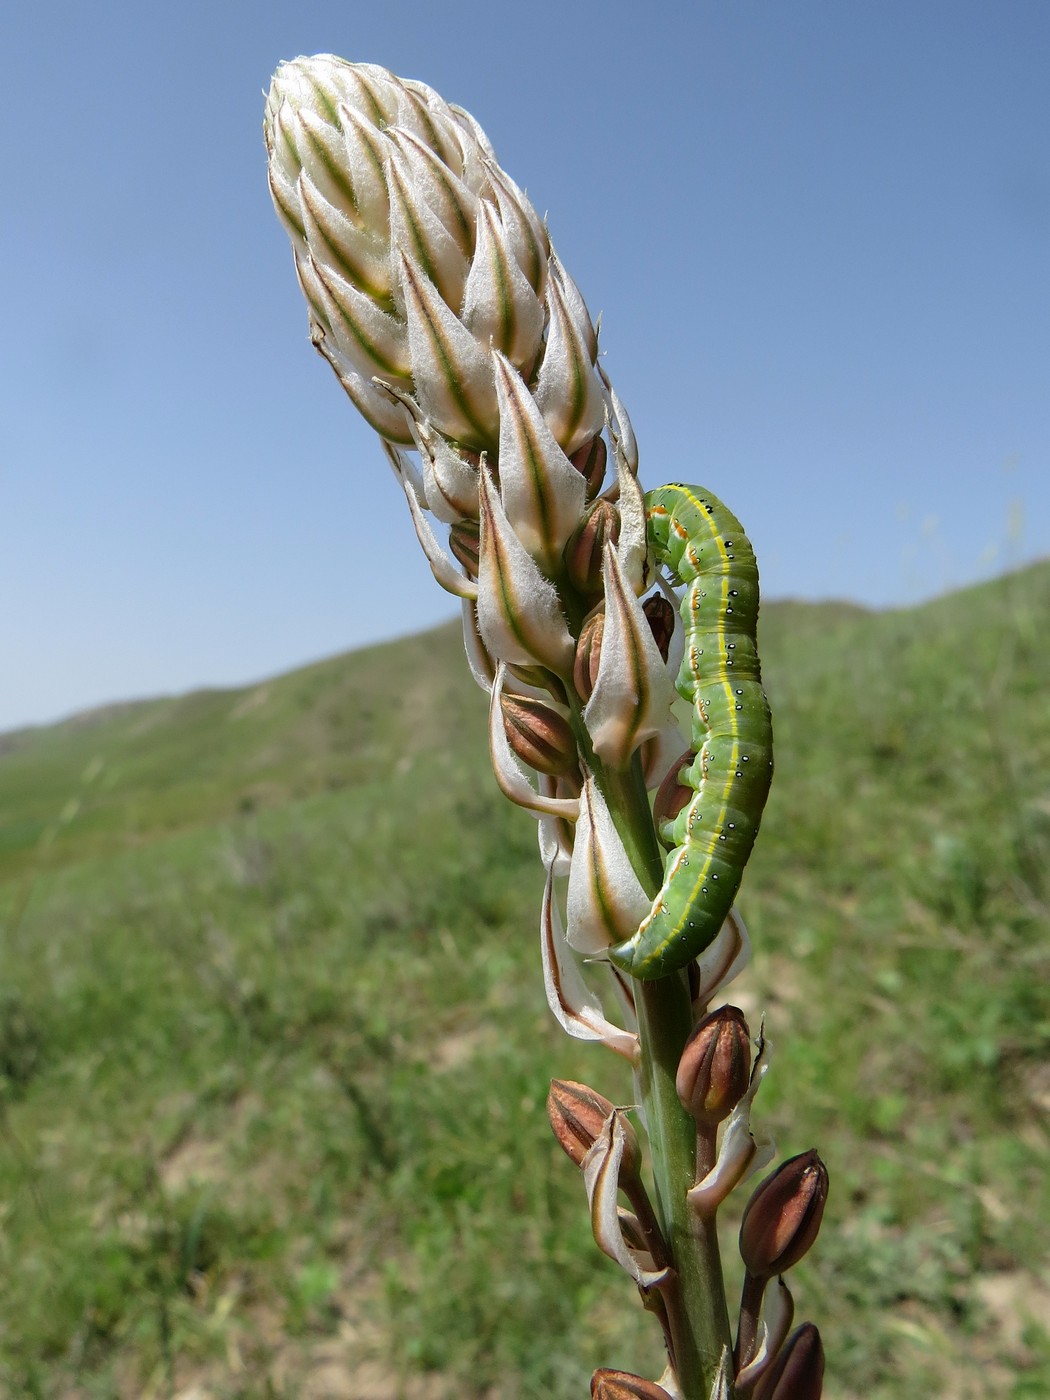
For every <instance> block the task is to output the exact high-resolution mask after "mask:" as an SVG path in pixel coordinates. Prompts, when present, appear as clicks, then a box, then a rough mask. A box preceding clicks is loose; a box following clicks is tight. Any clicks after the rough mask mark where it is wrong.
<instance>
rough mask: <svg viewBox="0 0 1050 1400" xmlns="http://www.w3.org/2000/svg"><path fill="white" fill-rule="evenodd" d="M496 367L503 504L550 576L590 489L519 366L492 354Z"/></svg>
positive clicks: (537, 559)
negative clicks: (563, 446)
mask: <svg viewBox="0 0 1050 1400" xmlns="http://www.w3.org/2000/svg"><path fill="white" fill-rule="evenodd" d="M492 363H493V370H494V376H495V383H496V396H497V400H498V403H499V471H500V498H501V500H502V501H503V508H504V510H505V511H506V513H507V520H508V521H509V523H510V527H511V529H512V530H513V531H514V533H515V534H516V535H517V537H518V539H519V540H520V541H521V543H522V544H523V545H524V546H525V548H526V549H527V550H528V551H529V553H530V554H531V555H532V557H533V558H534V559H535V560H536V561H537V563H539V564H540V566H541V567H544V566H546V571H547V572H548V573H550V572H552V571H553V569H554V568H555V567H556V566H557V565H559V564H560V563H561V556H562V553H563V551H564V549H565V546H566V544H567V543H568V540H569V537H570V535H571V534H572V533H573V531H574V530H575V529H576V527H577V526H578V524H579V522H580V516H581V515H582V513H583V509H584V503H585V498H586V491H587V487H586V483H585V482H584V479H583V477H582V476H581V475H580V473H579V472H578V471H577V470H576V468H575V467H574V466H573V465H572V463H571V462H570V461H569V459H568V457H566V455H565V453H564V452H563V451H562V450H561V448H560V447H559V446H558V443H557V441H556V440H555V437H554V434H553V433H552V432H551V430H550V429H549V428H548V427H547V424H546V423H545V422H544V419H543V415H542V414H541V413H540V411H539V408H538V407H537V404H536V400H535V399H534V398H533V397H532V395H531V394H530V393H529V391H528V389H527V388H526V387H525V384H524V382H523V380H522V378H521V375H520V374H518V372H517V370H516V369H515V368H514V366H513V365H512V364H511V363H510V361H509V360H508V359H507V358H506V356H505V355H501V354H500V352H499V351H498V350H494V351H493V352H492Z"/></svg>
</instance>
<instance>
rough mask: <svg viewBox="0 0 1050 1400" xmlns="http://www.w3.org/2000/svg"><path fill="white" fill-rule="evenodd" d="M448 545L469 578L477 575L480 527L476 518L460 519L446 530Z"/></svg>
mask: <svg viewBox="0 0 1050 1400" xmlns="http://www.w3.org/2000/svg"><path fill="white" fill-rule="evenodd" d="M448 547H449V549H450V550H451V551H452V553H453V555H454V556H455V557H456V559H457V560H458V561H459V562H460V563H461V564H462V565H463V567H464V569H466V571H467V573H468V574H469V575H470V577H471V578H477V576H478V558H479V555H480V552H481V527H480V525H479V524H478V522H477V521H476V520H460V521H457V522H456V524H455V525H453V526H452V528H451V529H450V530H449V532H448Z"/></svg>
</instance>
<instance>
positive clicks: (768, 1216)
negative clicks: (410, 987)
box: [264, 55, 827, 1400]
mask: <svg viewBox="0 0 1050 1400" xmlns="http://www.w3.org/2000/svg"><path fill="white" fill-rule="evenodd" d="M264 130H265V137H266V148H267V152H268V155H269V179H270V189H271V191H272V194H273V199H274V204H275V205H276V208H277V212H278V214H279V215H280V218H281V220H282V222H283V223H284V225H285V228H286V229H287V231H288V233H289V236H290V237H291V240H292V246H293V250H294V254H295V266H296V271H297V273H298V276H299V282H300V285H301V287H302V290H303V294H304V295H305V297H306V300H307V304H308V307H309V318H310V333H311V339H312V341H313V343H314V345H315V346H316V347H317V349H318V350H319V351H320V353H321V354H322V355H323V356H324V358H325V359H326V360H327V361H328V363H329V364H330V365H331V366H332V368H333V370H334V371H335V373H336V375H337V376H338V378H339V381H340V383H341V384H342V385H343V387H344V389H345V390H346V392H347V393H348V395H349V396H350V398H351V399H352V400H353V402H354V404H355V405H356V406H357V408H358V409H359V410H360V411H361V413H362V414H363V415H364V416H365V418H366V419H367V420H368V422H369V423H370V424H371V426H372V427H373V428H374V429H375V430H376V432H377V433H378V434H379V437H380V439H381V441H382V444H383V448H384V451H385V453H386V456H387V460H388V461H389V463H390V466H391V467H392V468H393V472H394V475H395V477H396V479H397V482H398V484H399V485H400V487H401V490H402V491H403V493H404V496H405V500H406V502H407V505H408V509H409V511H410V513H411V518H412V522H413V525H414V527H415V530H416V534H417V536H418V538H419V542H420V545H421V546H422V548H423V551H424V553H425V555H426V558H427V560H428V562H429V564H430V567H431V569H432V571H433V573H434V576H435V578H436V579H437V581H438V583H439V584H441V586H442V587H443V588H445V589H447V590H448V591H449V592H450V593H453V594H455V595H456V596H457V597H458V598H460V599H461V601H462V609H463V635H464V641H465V646H466V652H467V658H468V661H469V663H470V666H471V669H472V672H473V674H474V677H475V679H476V680H477V682H478V684H479V685H480V686H481V687H482V688H483V689H484V690H485V691H486V692H487V693H488V696H489V706H490V710H489V713H490V722H489V744H490V750H491V757H492V764H493V769H494V772H495V775H496V780H497V782H498V783H499V786H500V787H501V789H502V790H503V792H504V793H505V794H506V795H507V796H508V797H509V798H510V799H511V801H513V802H515V803H517V804H518V805H520V806H522V807H524V808H526V809H527V810H528V811H530V812H531V813H533V815H534V816H535V817H536V819H537V822H538V829H539V846H540V854H541V858H542V861H543V865H544V869H545V872H546V880H545V885H544V891H543V897H542V901H541V914H540V934H541V939H540V943H541V961H542V969H543V981H544V986H545V989H546V995H547V999H548V1002H549V1004H550V1007H551V1010H552V1012H553V1014H554V1015H555V1017H556V1018H557V1020H558V1022H559V1023H560V1024H561V1025H562V1026H563V1027H564V1029H565V1030H566V1031H567V1032H568V1033H569V1034H570V1035H573V1036H576V1037H579V1038H581V1039H583V1040H589V1041H594V1042H597V1043H598V1044H601V1045H604V1046H606V1047H607V1048H608V1049H610V1050H611V1051H613V1052H614V1053H615V1054H617V1055H620V1056H623V1057H624V1058H625V1059H627V1060H628V1061H629V1062H630V1064H631V1066H632V1067H633V1069H634V1072H635V1077H636V1081H637V1103H636V1104H635V1105H633V1106H631V1107H626V1106H616V1105H614V1104H612V1103H610V1102H609V1101H608V1100H607V1099H605V1098H604V1097H603V1096H602V1095H600V1094H599V1093H597V1092H596V1091H595V1090H593V1089H590V1088H588V1087H586V1086H584V1085H581V1084H575V1083H570V1082H567V1081H560V1080H558V1081H555V1082H554V1083H553V1084H552V1086H551V1091H550V1097H549V1100H548V1109H549V1115H550V1120H551V1124H552V1126H553V1128H554V1132H555V1134H556V1136H557V1138H558V1141H559V1142H560V1143H561V1145H562V1147H563V1148H564V1149H565V1151H566V1152H567V1153H568V1155H569V1156H570V1158H571V1159H572V1160H573V1161H574V1162H575V1163H576V1165H577V1166H578V1167H579V1169H580V1171H581V1174H582V1177H583V1182H584V1186H585V1189H586V1193H587V1198H588V1201H589V1205H590V1213H591V1221H592V1225H593V1229H594V1236H595V1239H596V1241H597V1243H598V1245H599V1247H600V1248H601V1249H602V1250H603V1251H604V1252H605V1253H606V1254H607V1255H608V1256H609V1257H610V1258H611V1259H613V1260H614V1261H615V1262H616V1263H618V1264H619V1265H621V1267H622V1268H623V1269H624V1270H625V1272H626V1273H627V1274H629V1275H630V1277H631V1278H632V1279H633V1280H634V1282H635V1284H636V1285H637V1287H638V1289H639V1291H640V1293H641V1296H642V1301H643V1303H644V1304H645V1306H646V1308H647V1309H648V1310H649V1311H651V1312H652V1313H653V1314H654V1317H655V1318H656V1320H657V1322H658V1324H659V1326H660V1327H661V1328H662V1330H663V1335H664V1340H665V1343H666V1348H667V1368H666V1370H665V1371H664V1373H663V1375H662V1376H660V1377H659V1379H658V1380H655V1381H654V1380H646V1379H643V1378H642V1377H639V1376H636V1375H632V1374H630V1373H628V1372H625V1371H617V1370H605V1369H603V1370H600V1371H598V1372H596V1373H595V1376H594V1379H593V1381H592V1394H593V1395H594V1396H596V1397H603V1398H604V1400H626V1397H650V1400H667V1397H671V1400H717V1398H718V1397H722V1400H729V1397H733V1396H754V1397H756V1400H789V1398H790V1400H809V1397H816V1396H819V1394H820V1390H821V1379H822V1373H823V1355H822V1352H821V1347H820V1339H819V1336H818V1335H817V1332H816V1329H815V1328H814V1327H813V1326H812V1325H811V1324H806V1325H804V1326H802V1327H800V1328H797V1329H795V1330H794V1331H792V1330H791V1323H792V1304H791V1295H790V1293H789V1291H788V1289H787V1286H786V1285H785V1283H784V1281H783V1277H782V1276H783V1274H784V1273H785V1271H786V1270H787V1269H788V1268H790V1267H791V1265H793V1264H794V1263H795V1262H797V1260H798V1259H799V1258H800V1257H801V1256H802V1254H803V1253H804V1252H805V1250H806V1249H807V1248H808V1247H809V1245H810V1244H811V1243H812V1241H813V1239H814V1238H815V1236H816V1233H817V1229H818V1228H819V1225H820V1219H821V1214H822V1211H823V1205H824V1199H825V1196H826V1192H827V1174H826V1172H825V1169H824V1167H823V1164H822V1163H821V1161H820V1159H819V1157H817V1155H816V1153H813V1152H810V1153H805V1154H803V1155H802V1156H800V1157H796V1158H793V1159H792V1160H791V1161H788V1162H786V1163H784V1164H783V1165H782V1166H781V1167H780V1168H779V1170H778V1171H776V1172H774V1173H773V1174H772V1176H770V1177H768V1178H767V1179H766V1180H765V1181H763V1182H762V1184H761V1185H760V1186H759V1187H758V1188H757V1190H755V1191H754V1192H753V1194H752V1196H751V1199H750V1201H749V1203H748V1205H747V1207H746V1209H745V1212H744V1218H743V1224H742V1227H741V1232H740V1249H741V1253H742V1256H743V1260H744V1266H745V1283H744V1288H743V1294H742V1299H741V1304H740V1309H739V1317H738V1320H737V1322H736V1325H735V1326H734V1325H733V1324H732V1323H731V1320H730V1312H729V1307H728V1305H727V1301H726V1295H725V1286H724V1282H723V1274H722V1267H721V1262H720V1257H719V1242H718V1234H717V1228H716V1226H717V1213H718V1209H719V1206H720V1205H721V1203H722V1202H723V1201H724V1200H725V1199H726V1197H727V1196H728V1195H729V1193H730V1192H731V1191H733V1190H734V1189H736V1188H737V1187H738V1186H740V1185H741V1183H743V1182H745V1181H746V1180H747V1179H748V1178H749V1177H750V1176H752V1175H753V1174H754V1173H755V1172H756V1171H758V1170H760V1169H761V1168H762V1167H763V1166H764V1165H766V1164H767V1163H768V1162H769V1160H770V1158H771V1156H772V1151H773V1149H772V1145H771V1143H770V1142H769V1141H768V1139H767V1138H765V1137H764V1136H763V1135H761V1134H760V1133H756V1132H755V1131H753V1129H752V1125H751V1110H752V1105H753V1102H754V1099H755V1095H756V1093H757V1091H758V1088H759V1086H760V1084H761V1081H762V1078H763V1076H764V1075H765V1073H766V1070H767V1067H768V1047H767V1046H766V1044H765V1042H764V1039H763V1037H762V1035H761V1033H759V1035H758V1037H757V1041H755V1040H753V1038H752V1034H751V1031H750V1030H749V1028H748V1026H747V1023H746V1022H745V1020H744V1017H743V1015H742V1013H741V1012H740V1011H738V1010H737V1009H736V1008H734V1007H731V1006H725V1005H718V1004H717V998H718V996H719V993H720V992H721V990H722V989H723V988H724V987H725V986H726V985H727V984H728V983H729V982H730V981H731V980H732V979H733V977H735V976H736V975H737V973H738V972H739V971H740V970H741V968H742V967H743V966H744V965H745V963H746V962H747V959H748V957H749V952H750V947H749V942H748V937H747V934H746V932H745V929H744V925H743V923H742V922H741V920H740V917H739V916H738V914H737V913H736V912H735V910H734V907H733V904H734V899H735V897H736V893H737V890H738V887H739V885H740V881H741V877H742V875H743V871H744V866H745V864H746V861H747V858H748V856H749V854H750V851H751V848H752V845H753V843H754V840H755V837H756V834H757V831H758V825H759V821H760V819H761V815H762V807H763V804H764V802H765V798H766V793H767V791H768V788H769V782H770V777H771V774H772V731H771V722H770V716H769V709H768V706H767V704H766V698H765V694H764V692H763V690H762V684H761V675H760V668H759V662H758V654H757V650H756V642H755V637H756V625H757V614H758V572H757V567H756V564H755V559H754V554H753V552H752V550H751V546H750V545H749V543H748V541H747V538H746V536H745V535H744V532H743V530H742V529H741V527H740V524H739V522H738V521H737V520H736V518H735V517H734V516H733V515H732V514H731V513H730V511H729V510H728V509H727V508H726V507H725V506H724V505H723V504H722V503H721V502H720V501H718V500H717V499H716V498H715V497H714V496H713V495H712V494H711V493H710V492H709V491H705V490H704V489H702V488H700V487H695V486H687V485H679V484H676V485H672V486H664V487H660V488H659V489H657V490H656V491H652V492H650V493H649V494H648V495H647V496H646V495H643V492H642V489H641V486H640V485H639V482H638V449H637V445H636V441H635V436H634V433H633V431H632V428H631V424H630V420H629V418H628V416H627V413H626V410H625V409H624V406H623V404H622V403H621V402H620V399H619V397H618V396H617V394H616V392H615V390H614V389H613V388H612V385H611V384H610V382H609V380H608V378H607V377H606V375H605V372H604V370H603V368H602V367H601V366H600V365H599V363H598V337H597V332H596V330H595V327H594V324H593V323H592V321H591V318H590V315H589V313H588V311H587V307H586V305H585V304H584V301H583V298H582V296H581V295H580V292H579V290H578V288H577V286H576V284H575V282H574V281H573V280H572V278H571V277H570V276H569V274H568V272H567V271H566V270H565V268H564V267H563V266H562V264H561V263H560V262H559V260H558V257H557V255H556V253H555V252H554V249H553V247H552V245H551V242H550V238H549V235H548V232H547V228H546V226H545V224H544V223H543V221H542V220H541V219H539V218H538V217H537V214H536V212H535V210H534V209H533V207H532V205H531V204H530V203H529V200H528V198H527V197H526V195H525V194H524V193H523V192H522V191H521V190H520V189H519V188H518V186H517V185H516V184H515V183H514V181H513V180H512V179H511V178H510V176H509V175H507V174H506V173H505V172H504V171H503V170H502V169H501V168H500V166H499V164H498V163H497V161H496V158H495V155H494V153H493V150H492V147H491V145H490V144H489V142H488V139H487V138H486V136H485V134H484V132H483V131H482V130H481V128H480V127H479V126H478V124H477V122H475V121H474V119H473V118H472V117H470V116H469V115H468V114H467V113H466V112H464V111H463V110H462V109H460V108H458V107H454V106H452V105H450V104H449V103H447V102H445V101H444V100H443V99H442V98H440V97H439V96H438V95H437V93H435V92H434V91H433V90H432V89H430V88H429V87H427V86H426V85H425V84H423V83H419V82H413V81H407V80H404V79H400V78H397V77H395V76H394V75H393V74H392V73H390V72H388V71H387V70H386V69H383V68H380V67H377V66H375V65H372V64H355V63H347V62H344V61H343V60H342V59H338V58H334V57H331V56H328V55H321V56H319V57H316V58H309V59H306V58H300V59H296V60H294V61H293V62H291V63H285V64H282V65H281V66H280V67H279V68H278V70H277V73H276V74H275V76H274V79H273V82H272V85H271V88H270V92H269V96H268V98H267V103H266V116H265V124H264ZM676 688H677V695H678V696H679V697H681V701H684V702H685V706H686V707H687V709H688V714H689V730H688V734H687V735H683V734H682V732H681V730H680V729H679V725H678V721H677V718H676V716H675V714H674V713H673V709H672V706H673V704H674V702H675V701H676ZM712 1007H714V1009H712ZM632 1120H633V1121H632ZM635 1124H637V1125H638V1126H637V1127H636V1126H635ZM639 1128H640V1129H641V1130H642V1132H643V1134H644V1137H645V1138H646V1140H647V1142H648V1167H646V1154H645V1153H644V1151H643V1150H642V1147H641V1145H640V1136H639V1132H638V1129H639ZM647 1177H648V1181H647Z"/></svg>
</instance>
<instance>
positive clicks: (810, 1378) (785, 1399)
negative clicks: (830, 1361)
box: [754, 1322, 824, 1400]
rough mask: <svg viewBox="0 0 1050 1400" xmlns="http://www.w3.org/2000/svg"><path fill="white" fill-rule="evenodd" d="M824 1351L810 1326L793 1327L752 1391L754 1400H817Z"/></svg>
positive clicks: (818, 1336)
mask: <svg viewBox="0 0 1050 1400" xmlns="http://www.w3.org/2000/svg"><path fill="white" fill-rule="evenodd" d="M823 1387H824V1347H823V1345H822V1344H821V1340H820V1333H819V1332H818V1331H817V1329H816V1328H815V1327H814V1325H813V1323H812V1322H804V1323H803V1324H802V1326H801V1327H796V1328H795V1330H794V1332H792V1334H791V1336H790V1337H789V1338H788V1339H787V1341H786V1342H785V1343H784V1345H783V1347H782V1348H781V1350H780V1353H779V1355H778V1356H777V1358H776V1360H775V1361H774V1362H773V1364H772V1365H771V1366H770V1368H769V1370H768V1371H766V1372H765V1374H764V1375H763V1376H762V1378H761V1379H760V1380H759V1382H758V1384H757V1385H756V1386H755V1390H754V1400H820V1396H821V1391H822V1390H823Z"/></svg>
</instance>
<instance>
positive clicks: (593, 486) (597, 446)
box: [569, 437, 608, 500]
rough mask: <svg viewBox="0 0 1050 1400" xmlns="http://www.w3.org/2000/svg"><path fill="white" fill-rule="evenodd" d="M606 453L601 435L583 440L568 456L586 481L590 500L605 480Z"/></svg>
mask: <svg viewBox="0 0 1050 1400" xmlns="http://www.w3.org/2000/svg"><path fill="white" fill-rule="evenodd" d="M607 455H608V453H607V450H606V446H605V440H604V438H601V437H596V438H592V439H591V441H590V442H585V443H584V444H583V446H582V447H581V448H580V450H579V451H578V452H574V453H573V454H572V456H571V457H570V458H569V461H570V462H571V463H572V464H573V466H574V467H575V468H576V470H577V471H578V472H579V473H580V475H581V476H582V477H583V478H584V480H585V481H586V482H587V499H588V500H591V499H592V497H594V496H596V495H597V494H598V492H599V491H600V490H601V489H602V482H603V481H604V480H605V461H606V457H607Z"/></svg>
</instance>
